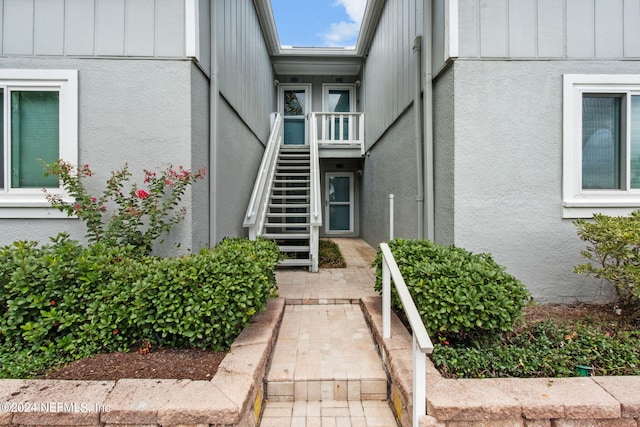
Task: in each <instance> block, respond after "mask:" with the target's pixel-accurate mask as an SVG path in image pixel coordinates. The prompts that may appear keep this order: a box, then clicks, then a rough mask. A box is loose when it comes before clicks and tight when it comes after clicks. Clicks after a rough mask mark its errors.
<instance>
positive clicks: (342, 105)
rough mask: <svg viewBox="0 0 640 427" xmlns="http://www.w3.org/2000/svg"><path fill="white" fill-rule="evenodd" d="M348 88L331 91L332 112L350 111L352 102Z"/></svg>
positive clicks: (330, 106)
mask: <svg viewBox="0 0 640 427" xmlns="http://www.w3.org/2000/svg"><path fill="white" fill-rule="evenodd" d="M349 101H350V100H349V91H348V90H330V91H329V111H330V112H332V113H348V112H349V110H350V106H351V103H350V102H349Z"/></svg>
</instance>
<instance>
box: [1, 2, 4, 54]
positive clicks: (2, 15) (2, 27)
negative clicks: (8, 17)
mask: <svg viewBox="0 0 640 427" xmlns="http://www.w3.org/2000/svg"><path fill="white" fill-rule="evenodd" d="M3 45H4V0H0V55H2V54H3V51H4V50H3Z"/></svg>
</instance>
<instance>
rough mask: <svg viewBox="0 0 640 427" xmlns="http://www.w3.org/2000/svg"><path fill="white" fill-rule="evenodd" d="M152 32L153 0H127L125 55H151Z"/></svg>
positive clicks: (153, 31) (153, 32) (153, 20)
mask: <svg viewBox="0 0 640 427" xmlns="http://www.w3.org/2000/svg"><path fill="white" fill-rule="evenodd" d="M154 34H155V5H154V0H127V4H126V12H125V41H124V51H125V55H133V56H153V54H154Z"/></svg>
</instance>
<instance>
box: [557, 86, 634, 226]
mask: <svg viewBox="0 0 640 427" xmlns="http://www.w3.org/2000/svg"><path fill="white" fill-rule="evenodd" d="M585 94H611V95H622V96H624V99H625V100H626V102H629V99H630V96H631V95H635V96H637V95H640V75H639V74H565V75H564V76H563V165H562V166H563V183H562V217H563V218H591V217H593V214H594V213H602V214H606V215H616V216H620V215H628V214H629V213H631V212H632V211H633V210H635V209H638V208H640V189H631V188H629V186H628V184H627V185H626V186H625V188H626V189H625V190H585V189H583V188H582V99H583V95H585ZM625 110H626V114H627V117H626V118H625V119H624V122H625V123H627V124H628V123H630V120H629V119H630V115H631V111H630V109H629V108H626V109H625ZM627 126H628V125H627ZM624 138H625V139H626V140H623V142H624V143H626V146H627V148H629V146H630V138H631V136H630V135H629V132H624ZM627 152H629V151H628V150H627ZM627 161H628V160H627ZM627 181H628V177H627Z"/></svg>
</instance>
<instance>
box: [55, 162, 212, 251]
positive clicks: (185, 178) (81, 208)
mask: <svg viewBox="0 0 640 427" xmlns="http://www.w3.org/2000/svg"><path fill="white" fill-rule="evenodd" d="M46 173H47V175H49V174H50V175H57V176H58V178H59V180H60V182H61V184H62V186H63V187H64V189H65V190H66V193H67V195H68V196H70V197H71V199H72V200H71V201H68V200H65V199H64V198H63V197H62V196H61V195H59V194H54V193H51V192H49V191H47V190H43V191H44V192H45V194H46V197H47V200H48V201H49V203H51V205H52V206H53V207H55V208H57V209H59V210H60V211H62V212H65V213H66V214H67V215H68V216H73V217H78V218H80V219H81V220H83V221H84V222H85V224H86V227H87V233H86V235H85V237H86V238H87V239H88V240H89V242H90V243H97V242H102V243H106V244H110V245H119V246H125V245H132V246H135V247H136V248H139V249H140V250H142V251H143V252H144V253H148V252H149V251H150V250H151V245H152V243H153V242H154V241H155V240H156V239H158V237H160V236H161V235H162V234H163V233H168V232H169V231H170V230H171V228H172V227H173V226H174V225H175V224H177V223H179V222H180V221H182V219H183V218H184V216H185V209H184V207H183V208H178V204H179V201H180V200H181V198H182V196H183V195H184V192H185V190H186V189H187V187H188V186H189V185H191V184H193V183H194V182H196V181H198V180H201V179H203V178H204V177H205V170H204V169H201V170H199V171H198V172H195V173H194V172H192V171H190V170H188V169H184V168H183V167H182V166H179V167H178V168H177V169H176V168H174V167H173V166H169V167H167V168H166V169H163V170H160V171H150V170H144V174H145V178H144V185H143V186H138V184H136V183H131V184H129V180H130V179H131V172H129V167H128V165H126V164H125V166H124V167H123V168H122V169H120V170H117V171H113V172H112V173H111V178H109V180H107V185H106V187H105V189H104V190H103V191H102V194H101V195H96V196H94V195H92V194H90V193H89V191H88V190H87V187H86V186H85V179H88V178H90V177H91V176H92V175H93V172H92V171H91V169H90V167H89V165H86V164H85V165H82V166H79V167H74V166H73V165H71V164H70V163H68V162H65V161H63V160H58V161H57V162H56V163H53V164H49V165H47V166H46Z"/></svg>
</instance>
